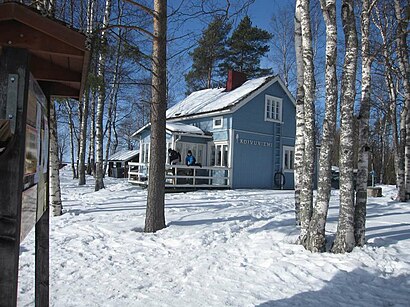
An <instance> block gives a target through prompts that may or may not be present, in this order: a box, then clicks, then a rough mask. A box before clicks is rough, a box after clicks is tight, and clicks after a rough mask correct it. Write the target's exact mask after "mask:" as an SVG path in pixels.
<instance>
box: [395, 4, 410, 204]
mask: <svg viewBox="0 0 410 307" xmlns="http://www.w3.org/2000/svg"><path fill="white" fill-rule="evenodd" d="M406 10H407V11H406ZM408 10H409V4H407V6H404V7H401V4H400V1H399V0H394V12H395V16H396V20H397V34H396V45H397V58H398V64H399V65H398V66H399V71H400V77H401V79H402V83H403V98H404V109H405V112H406V117H405V118H404V116H403V118H402V119H401V120H404V119H405V131H406V137H405V140H404V142H405V145H404V147H405V150H404V152H405V156H404V158H405V189H406V196H405V200H408V199H409V196H410V112H409V110H410V81H409V79H410V70H409V53H408V44H407V36H408V29H407V28H408V23H409V19H408V18H409V15H407V16H404V17H403V15H405V14H406V13H407V14H409V12H408Z"/></svg>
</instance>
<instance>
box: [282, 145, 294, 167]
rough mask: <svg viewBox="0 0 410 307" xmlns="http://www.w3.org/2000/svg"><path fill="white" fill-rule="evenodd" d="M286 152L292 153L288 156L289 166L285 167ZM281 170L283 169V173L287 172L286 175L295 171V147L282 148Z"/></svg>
mask: <svg viewBox="0 0 410 307" xmlns="http://www.w3.org/2000/svg"><path fill="white" fill-rule="evenodd" d="M286 152H292V153H293V154H292V155H291V156H290V158H291V160H290V161H289V162H290V163H289V164H290V166H286ZM292 158H293V159H292ZM292 160H293V161H292ZM282 169H283V171H284V172H287V173H292V172H294V170H295V147H293V146H283V156H282Z"/></svg>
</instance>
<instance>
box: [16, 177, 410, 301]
mask: <svg viewBox="0 0 410 307" xmlns="http://www.w3.org/2000/svg"><path fill="white" fill-rule="evenodd" d="M61 179H62V193H63V206H64V212H65V213H64V215H63V216H61V217H51V222H50V223H51V229H50V303H51V305H52V306H298V305H300V306H410V209H409V204H406V203H398V202H393V201H391V199H390V197H391V196H392V195H394V193H396V191H395V189H394V188H393V187H383V195H384V197H383V198H370V199H369V206H368V223H367V240H368V241H367V244H366V246H365V247H364V248H356V249H354V251H353V252H352V253H350V254H345V255H334V254H331V253H322V254H314V253H310V252H308V251H306V250H304V249H303V247H301V246H299V245H296V244H294V242H295V241H296V239H297V236H298V229H297V228H296V227H295V225H294V211H293V192H292V191H268V190H233V191H198V192H190V193H179V194H167V195H166V220H167V225H168V227H167V228H166V229H164V230H161V231H158V232H157V233H155V234H146V233H143V232H142V230H143V227H144V219H145V205H146V191H144V190H141V189H140V188H138V187H136V186H132V185H130V184H128V183H127V182H126V181H125V180H122V179H112V178H107V179H106V180H105V183H106V187H107V188H106V189H104V190H101V191H99V192H94V191H93V190H94V182H93V180H92V178H87V185H86V186H83V187H79V186H78V185H77V181H73V180H71V179H70V172H69V171H68V170H65V171H63V173H62V176H61ZM329 214H330V217H329V220H328V226H327V231H328V239H329V241H332V240H333V236H334V233H335V231H336V226H337V215H338V192H337V191H332V200H331V208H330V212H329ZM19 278H20V280H19V306H34V236H33V233H31V234H30V235H29V237H28V238H27V239H26V240H25V241H24V242H23V243H22V244H21V252H20V277H19Z"/></svg>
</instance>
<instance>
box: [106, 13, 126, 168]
mask: <svg viewBox="0 0 410 307" xmlns="http://www.w3.org/2000/svg"><path fill="white" fill-rule="evenodd" d="M119 24H121V18H120V21H119ZM122 35H123V31H122V30H121V29H120V30H119V33H118V45H117V52H116V57H115V65H114V75H113V79H112V86H111V90H110V95H109V99H108V101H109V103H108V110H107V113H108V119H107V125H106V129H105V130H106V135H107V137H106V139H107V142H106V144H105V146H106V147H105V161H104V174H105V173H106V171H107V166H108V158H109V154H110V149H111V133H112V129H113V122H114V118H115V117H116V116H115V113H114V112H116V111H117V108H116V104H117V97H118V88H119V78H120V70H121V45H122ZM112 153H113V152H112Z"/></svg>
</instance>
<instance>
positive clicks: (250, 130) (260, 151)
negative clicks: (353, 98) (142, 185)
mask: <svg viewBox="0 0 410 307" xmlns="http://www.w3.org/2000/svg"><path fill="white" fill-rule="evenodd" d="M265 95H270V96H274V97H278V98H281V99H282V122H281V123H278V122H270V121H265ZM220 116H223V127H222V128H214V127H213V119H214V118H215V117H219V116H218V115H213V116H209V117H202V118H195V119H185V120H180V121H178V122H180V123H184V124H189V125H193V126H196V127H199V128H200V129H202V130H203V131H204V132H206V133H210V134H211V135H212V139H206V138H194V137H186V136H182V137H181V139H180V141H182V142H192V143H205V144H206V143H208V142H210V141H212V140H213V141H228V143H229V144H230V150H231V153H230V155H231V157H232V160H231V165H230V166H231V168H232V175H233V177H232V187H233V188H261V189H271V188H276V186H275V184H274V176H275V174H276V173H277V172H283V169H282V165H283V146H294V143H295V134H296V124H295V118H296V110H295V106H294V104H293V102H292V101H291V99H290V98H289V97H288V96H287V94H286V92H285V91H284V90H283V89H282V87H281V86H280V84H279V83H278V82H276V83H274V84H272V85H271V86H270V87H269V88H267V89H266V90H264V91H263V92H262V93H260V94H259V95H258V96H256V97H255V98H253V99H252V100H251V101H249V102H248V103H246V104H245V105H244V106H242V107H241V108H239V109H238V110H236V111H235V112H233V113H230V114H225V115H220ZM149 132H150V131H149V129H146V130H145V131H143V132H142V133H141V136H142V138H143V141H145V142H149ZM231 135H232V137H233V140H230V137H231ZM169 138H170V135H168V134H167V139H169ZM208 147H209V146H207V147H206V150H207V152H208V149H209V148H208ZM283 174H284V176H285V186H284V188H285V189H292V188H293V187H294V176H293V172H283Z"/></svg>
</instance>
